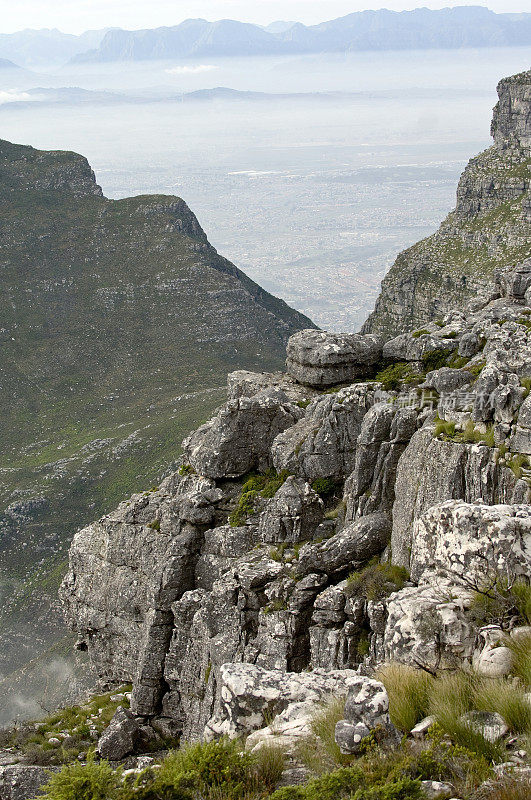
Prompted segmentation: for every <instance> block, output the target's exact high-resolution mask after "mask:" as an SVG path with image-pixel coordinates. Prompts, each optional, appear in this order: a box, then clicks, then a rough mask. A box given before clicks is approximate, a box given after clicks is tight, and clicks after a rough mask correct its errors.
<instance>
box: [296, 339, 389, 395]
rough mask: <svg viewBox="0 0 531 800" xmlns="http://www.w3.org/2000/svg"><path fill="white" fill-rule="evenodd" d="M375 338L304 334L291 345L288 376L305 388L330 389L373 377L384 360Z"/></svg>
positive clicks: (379, 345)
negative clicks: (374, 369)
mask: <svg viewBox="0 0 531 800" xmlns="http://www.w3.org/2000/svg"><path fill="white" fill-rule="evenodd" d="M381 355H382V346H381V342H380V340H379V339H378V337H376V336H360V335H359V334H356V333H352V334H346V333H324V332H322V331H314V330H308V331H301V332H300V333H299V334H297V335H296V336H292V337H291V339H290V340H289V342H288V349H287V360H286V368H287V371H288V375H290V376H291V377H292V378H294V379H295V380H296V381H298V382H299V383H301V384H303V385H304V386H313V387H314V388H325V389H326V388H327V387H328V386H335V385H337V384H338V383H352V382H353V381H355V380H356V379H358V378H364V377H366V376H367V375H370V373H371V368H373V367H374V366H375V365H376V364H377V363H378V362H379V361H380V359H381Z"/></svg>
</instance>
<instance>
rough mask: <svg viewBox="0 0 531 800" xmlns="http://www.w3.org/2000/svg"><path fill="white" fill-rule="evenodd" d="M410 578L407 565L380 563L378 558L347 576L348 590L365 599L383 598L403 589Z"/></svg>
mask: <svg viewBox="0 0 531 800" xmlns="http://www.w3.org/2000/svg"><path fill="white" fill-rule="evenodd" d="M408 579H409V573H408V571H407V569H406V568H405V567H399V566H397V565H396V564H380V562H379V561H378V558H376V559H374V560H373V561H371V562H370V563H369V564H368V565H367V566H366V567H364V568H363V569H362V570H360V571H359V572H351V574H350V575H349V576H348V578H347V587H346V591H347V594H349V595H351V596H352V595H356V596H357V597H363V598H364V599H365V600H381V599H382V598H384V597H388V596H389V595H390V594H392V593H393V592H397V591H399V590H400V589H403V588H404V584H405V583H406V581H407V580H408Z"/></svg>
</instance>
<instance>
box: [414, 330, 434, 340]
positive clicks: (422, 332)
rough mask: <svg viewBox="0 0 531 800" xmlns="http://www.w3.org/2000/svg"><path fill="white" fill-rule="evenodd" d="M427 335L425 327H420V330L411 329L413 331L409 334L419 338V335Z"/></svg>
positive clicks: (428, 333)
mask: <svg viewBox="0 0 531 800" xmlns="http://www.w3.org/2000/svg"><path fill="white" fill-rule="evenodd" d="M429 335H430V332H429V331H427V330H426V328H422V330H420V331H413V333H412V334H411V336H412V337H413V338H414V339H420V337H421V336H429Z"/></svg>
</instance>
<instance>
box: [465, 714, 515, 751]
mask: <svg viewBox="0 0 531 800" xmlns="http://www.w3.org/2000/svg"><path fill="white" fill-rule="evenodd" d="M459 721H460V722H461V723H464V724H465V725H469V726H470V728H471V729H472V730H473V731H476V732H477V733H481V735H482V736H484V737H485V739H487V741H489V742H492V743H494V742H497V741H499V739H503V737H504V736H506V735H507V734H508V733H509V727H508V726H507V725H506V724H505V722H504V720H503V717H501V716H500V715H499V714H497V713H496V712H495V711H468V712H467V713H466V714H463V716H462V717H460V718H459Z"/></svg>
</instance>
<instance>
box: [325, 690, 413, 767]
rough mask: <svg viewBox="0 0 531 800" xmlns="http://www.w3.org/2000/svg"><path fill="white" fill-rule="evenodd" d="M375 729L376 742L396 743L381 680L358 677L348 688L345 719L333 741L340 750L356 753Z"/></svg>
mask: <svg viewBox="0 0 531 800" xmlns="http://www.w3.org/2000/svg"><path fill="white" fill-rule="evenodd" d="M376 729H378V736H379V741H381V742H382V741H383V740H384V739H385V740H386V741H387V743H389V744H395V745H396V744H398V743H399V741H400V736H399V735H398V732H397V730H396V728H395V727H394V725H393V724H392V722H391V720H390V718H389V697H388V696H387V692H386V690H385V686H384V685H383V683H380V682H379V681H375V680H372V679H371V678H366V677H364V676H360V677H358V679H357V681H356V682H354V683H352V684H351V685H350V687H349V690H348V695H347V701H346V703H345V718H344V719H342V720H340V722H338V723H337V725H336V732H335V738H336V744H337V745H338V746H339V749H340V750H341V752H342V753H345V754H355V753H358V752H359V750H360V745H361V743H362V740H363V739H364V738H365V737H366V736H369V735H370V733H371V732H372V731H375V730H376Z"/></svg>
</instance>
